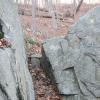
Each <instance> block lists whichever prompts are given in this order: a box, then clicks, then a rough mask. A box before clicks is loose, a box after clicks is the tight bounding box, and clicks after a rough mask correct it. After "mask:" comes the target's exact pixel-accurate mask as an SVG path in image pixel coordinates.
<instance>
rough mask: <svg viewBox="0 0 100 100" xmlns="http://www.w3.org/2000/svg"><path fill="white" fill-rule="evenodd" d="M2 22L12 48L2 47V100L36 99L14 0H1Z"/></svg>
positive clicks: (0, 88) (0, 68)
mask: <svg viewBox="0 0 100 100" xmlns="http://www.w3.org/2000/svg"><path fill="white" fill-rule="evenodd" d="M0 24H1V25H2V26H3V32H4V36H5V38H6V39H7V40H8V41H9V42H11V48H5V49H1V48H0V100H35V96H34V90H33V85H32V79H31V76H30V73H29V70H28V68H27V60H26V55H25V48H24V41H23V32H22V29H21V26H20V21H19V19H18V14H17V9H16V6H15V4H14V3H13V0H0Z"/></svg>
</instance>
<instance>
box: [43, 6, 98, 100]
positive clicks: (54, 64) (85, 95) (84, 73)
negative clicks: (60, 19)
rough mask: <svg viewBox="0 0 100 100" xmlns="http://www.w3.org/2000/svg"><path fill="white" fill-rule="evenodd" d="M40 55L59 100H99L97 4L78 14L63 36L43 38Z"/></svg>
mask: <svg viewBox="0 0 100 100" xmlns="http://www.w3.org/2000/svg"><path fill="white" fill-rule="evenodd" d="M43 56H44V57H43V58H42V62H44V63H46V65H47V66H44V69H45V70H46V72H47V73H48V74H52V75H49V76H50V78H52V76H53V77H54V78H55V80H54V81H53V82H54V83H55V84H56V85H57V87H58V89H59V91H60V93H61V94H63V95H64V97H63V100H100V7H97V8H95V9H93V10H91V11H90V12H88V13H87V14H86V15H85V16H83V17H81V18H80V19H79V21H78V22H77V23H76V24H75V25H74V26H73V27H72V28H71V29H70V30H69V32H68V36H67V37H65V38H56V39H51V40H47V41H46V42H45V43H44V44H43Z"/></svg>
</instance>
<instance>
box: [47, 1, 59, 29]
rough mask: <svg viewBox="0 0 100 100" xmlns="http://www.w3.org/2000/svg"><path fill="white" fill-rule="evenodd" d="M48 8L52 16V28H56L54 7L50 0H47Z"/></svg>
mask: <svg viewBox="0 0 100 100" xmlns="http://www.w3.org/2000/svg"><path fill="white" fill-rule="evenodd" d="M48 8H49V12H50V14H51V16H52V23H53V28H54V29H57V21H56V13H55V9H54V7H53V4H52V0H48Z"/></svg>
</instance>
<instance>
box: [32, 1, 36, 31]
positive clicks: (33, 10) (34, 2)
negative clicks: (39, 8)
mask: <svg viewBox="0 0 100 100" xmlns="http://www.w3.org/2000/svg"><path fill="white" fill-rule="evenodd" d="M35 16H36V0H32V31H33V32H35V31H36V19H35Z"/></svg>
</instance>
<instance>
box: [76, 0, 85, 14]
mask: <svg viewBox="0 0 100 100" xmlns="http://www.w3.org/2000/svg"><path fill="white" fill-rule="evenodd" d="M83 1H84V0H80V1H79V4H78V6H77V8H76V13H77V12H78V11H79V9H80V7H81V5H82V3H83Z"/></svg>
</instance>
